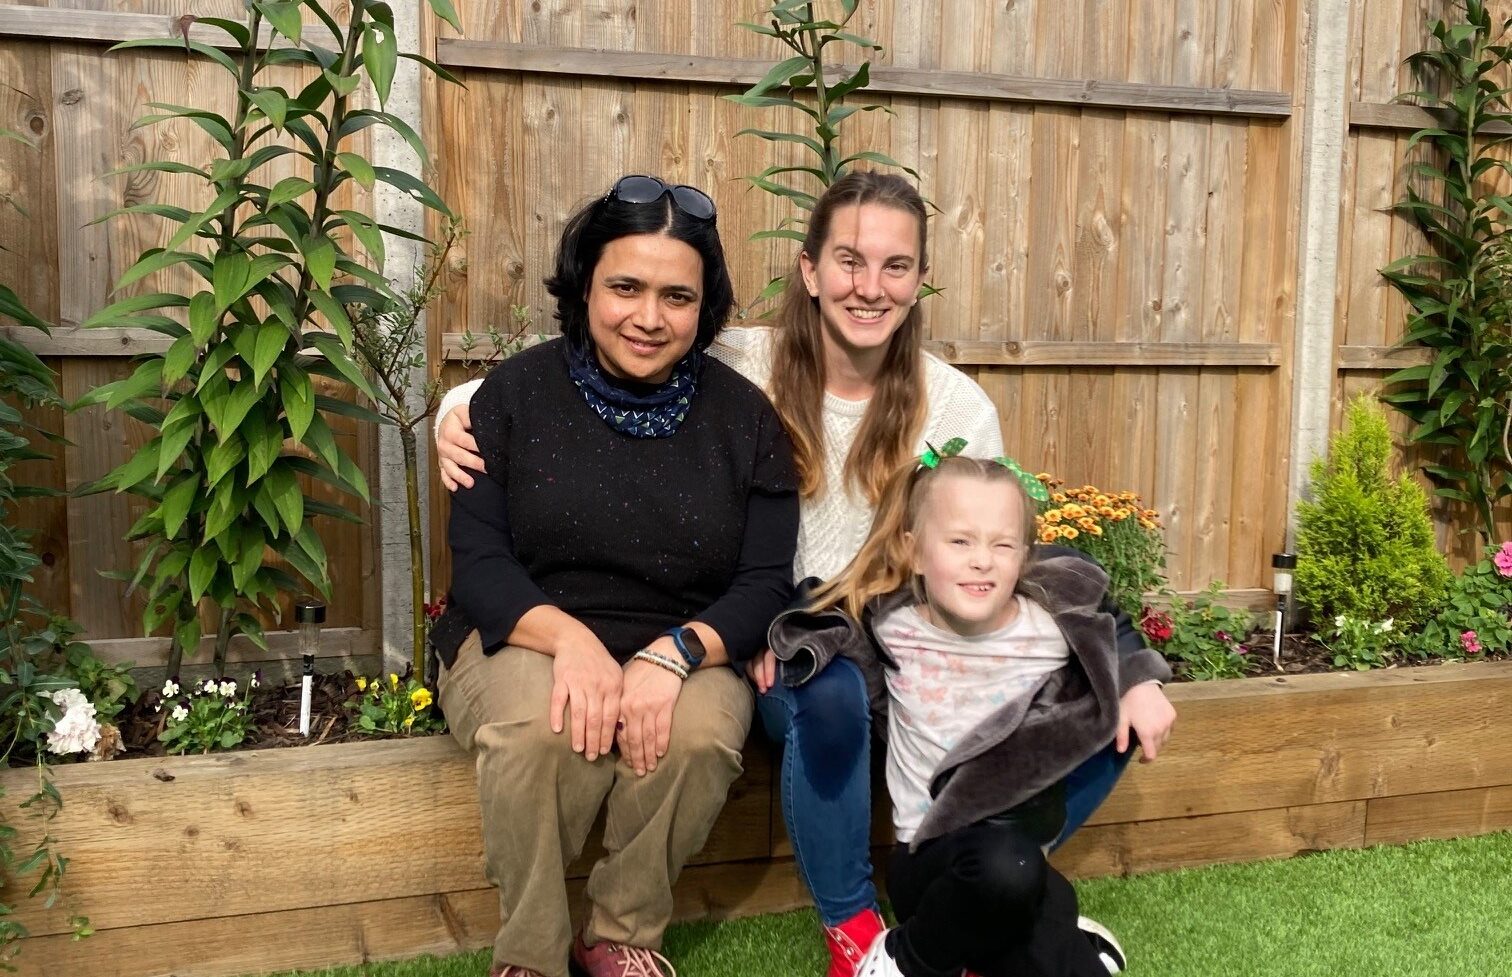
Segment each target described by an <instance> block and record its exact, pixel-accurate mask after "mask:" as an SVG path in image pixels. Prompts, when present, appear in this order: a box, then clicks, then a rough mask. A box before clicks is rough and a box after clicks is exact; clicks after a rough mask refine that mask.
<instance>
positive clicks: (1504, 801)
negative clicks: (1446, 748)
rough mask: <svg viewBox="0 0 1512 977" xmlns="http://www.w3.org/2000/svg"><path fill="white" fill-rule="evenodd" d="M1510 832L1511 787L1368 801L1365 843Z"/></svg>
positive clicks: (1411, 795) (1400, 842)
mask: <svg viewBox="0 0 1512 977" xmlns="http://www.w3.org/2000/svg"><path fill="white" fill-rule="evenodd" d="M1508 830H1512V786H1502V787H1474V788H1471V789H1469V790H1446V791H1438V792H1435V793H1431V794H1405V795H1399V796H1396V797H1376V798H1372V799H1371V800H1370V801H1369V802H1367V807H1366V813H1365V844H1367V845H1396V844H1402V843H1404V842H1408V841H1417V840H1418V839H1421V838H1465V837H1469V836H1470V835H1482V834H1489V833H1491V832H1493V831H1508Z"/></svg>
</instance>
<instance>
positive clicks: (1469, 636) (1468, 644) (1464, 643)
mask: <svg viewBox="0 0 1512 977" xmlns="http://www.w3.org/2000/svg"><path fill="white" fill-rule="evenodd" d="M1460 646H1461V647H1463V648H1464V649H1465V654H1467V655H1478V654H1480V653H1481V643H1480V637H1479V636H1478V635H1477V634H1476V633H1475V632H1474V631H1464V632H1462V633H1461V634H1460Z"/></svg>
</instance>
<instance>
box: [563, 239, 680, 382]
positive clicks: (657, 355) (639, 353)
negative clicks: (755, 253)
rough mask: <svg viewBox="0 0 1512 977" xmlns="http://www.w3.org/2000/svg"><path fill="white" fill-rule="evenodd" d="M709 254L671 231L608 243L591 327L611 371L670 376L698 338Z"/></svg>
mask: <svg viewBox="0 0 1512 977" xmlns="http://www.w3.org/2000/svg"><path fill="white" fill-rule="evenodd" d="M702 281H703V259H702V258H700V257H699V255H698V252H697V251H695V250H693V248H691V247H689V246H688V245H686V244H684V243H683V242H681V241H678V240H676V239H674V238H671V237H668V236H666V235H665V234H631V235H627V236H625V237H619V238H615V239H614V240H613V241H610V242H609V243H608V244H606V245H605V246H604V250H603V253H602V254H600V255H599V260H598V264H597V265H596V266H595V267H594V269H593V279H592V281H591V282H590V283H589V285H588V294H587V296H586V297H587V302H588V334H589V336H591V337H592V338H593V344H594V346H595V347H596V349H597V352H598V360H599V365H600V366H602V367H603V368H604V370H605V372H607V373H609V374H610V375H612V376H616V377H619V378H620V379H622V380H637V381H640V382H642V383H665V382H666V381H667V380H668V379H670V378H671V376H672V369H673V367H675V366H676V365H677V361H678V360H680V359H682V358H683V356H685V355H686V354H687V352H688V350H690V349H692V348H693V341H694V340H695V339H697V338H698V309H699V301H700V298H701V295H700V292H699V289H700V284H701V283H702Z"/></svg>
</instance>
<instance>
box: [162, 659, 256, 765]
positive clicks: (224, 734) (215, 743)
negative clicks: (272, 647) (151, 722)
mask: <svg viewBox="0 0 1512 977" xmlns="http://www.w3.org/2000/svg"><path fill="white" fill-rule="evenodd" d="M259 684H260V683H259V681H258V678H257V676H256V675H253V676H252V677H251V678H250V679H248V680H247V684H246V685H245V686H244V687H242V688H240V689H238V688H237V685H236V682H235V681H233V680H232V679H219V680H216V679H213V678H207V679H205V680H204V681H202V682H198V683H196V684H194V685H191V686H190V687H189V688H188V689H181V688H180V687H179V684H178V682H176V681H175V680H173V679H169V680H168V681H167V682H166V683H164V685H163V690H162V702H160V703H159V704H158V709H159V710H160V711H161V710H163V709H166V710H167V711H168V718H167V719H166V720H165V721H164V723H163V731H162V732H161V733H159V734H158V739H159V740H160V741H161V742H162V743H163V744H164V745H165V746H166V747H167V750H168V752H169V753H209V752H211V751H212V750H229V749H233V748H234V747H236V746H239V745H240V744H241V743H242V742H243V741H245V740H246V738H247V731H248V730H249V729H251V727H252V719H251V716H250V714H249V712H250V711H249V707H250V705H251V703H252V693H253V691H254V690H256V689H257V687H258V685H259Z"/></svg>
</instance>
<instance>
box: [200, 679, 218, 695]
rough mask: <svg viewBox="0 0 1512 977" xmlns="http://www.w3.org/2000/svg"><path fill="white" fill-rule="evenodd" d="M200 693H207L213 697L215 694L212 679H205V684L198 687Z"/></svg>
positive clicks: (213, 680)
mask: <svg viewBox="0 0 1512 977" xmlns="http://www.w3.org/2000/svg"><path fill="white" fill-rule="evenodd" d="M200 691H201V692H208V693H210V694H211V695H214V694H215V679H213V678H207V679H205V684H204V685H201V686H200Z"/></svg>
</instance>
